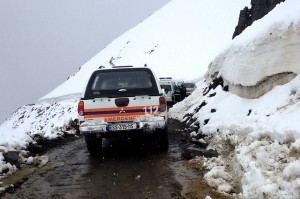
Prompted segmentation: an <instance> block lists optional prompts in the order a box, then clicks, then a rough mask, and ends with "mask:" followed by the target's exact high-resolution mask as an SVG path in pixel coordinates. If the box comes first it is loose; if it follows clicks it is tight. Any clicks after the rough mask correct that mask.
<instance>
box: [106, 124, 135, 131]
mask: <svg viewBox="0 0 300 199" xmlns="http://www.w3.org/2000/svg"><path fill="white" fill-rule="evenodd" d="M108 129H109V131H122V130H130V129H136V124H135V123H131V124H112V125H110V126H109V128H108Z"/></svg>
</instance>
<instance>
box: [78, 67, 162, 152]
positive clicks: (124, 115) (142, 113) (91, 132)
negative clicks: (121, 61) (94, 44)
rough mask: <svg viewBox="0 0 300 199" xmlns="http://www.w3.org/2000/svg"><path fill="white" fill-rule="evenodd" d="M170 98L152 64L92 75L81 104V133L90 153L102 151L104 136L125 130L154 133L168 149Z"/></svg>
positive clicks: (110, 135) (115, 134)
mask: <svg viewBox="0 0 300 199" xmlns="http://www.w3.org/2000/svg"><path fill="white" fill-rule="evenodd" d="M167 119H168V112H167V101H166V99H165V96H164V95H163V92H162V90H161V88H160V85H159V82H158V80H157V78H156V76H155V74H154V73H153V71H152V70H151V69H150V68H148V67H132V66H122V67H113V68H109V69H105V68H104V69H103V68H101V69H98V70H96V71H94V72H93V73H92V74H91V77H90V79H89V81H88V83H87V85H86V89H85V91H84V92H83V93H82V97H81V99H80V101H79V103H78V120H79V130H80V133H81V134H82V135H83V136H84V137H85V141H86V146H87V149H88V151H89V152H90V154H98V153H99V152H101V148H102V138H109V137H112V136H118V135H119V134H120V133H122V132H127V133H128V132H129V133H130V132H132V133H133V132H140V133H144V132H148V133H149V132H150V133H154V134H155V136H157V138H158V141H159V142H158V143H159V144H158V147H161V148H162V149H167V148H168V128H167Z"/></svg>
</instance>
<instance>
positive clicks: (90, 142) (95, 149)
mask: <svg viewBox="0 0 300 199" xmlns="http://www.w3.org/2000/svg"><path fill="white" fill-rule="evenodd" d="M84 138H85V143H86V147H87V150H88V152H89V153H90V154H91V155H98V154H100V153H101V150H102V137H98V138H97V137H96V135H94V134H92V135H85V136H84Z"/></svg>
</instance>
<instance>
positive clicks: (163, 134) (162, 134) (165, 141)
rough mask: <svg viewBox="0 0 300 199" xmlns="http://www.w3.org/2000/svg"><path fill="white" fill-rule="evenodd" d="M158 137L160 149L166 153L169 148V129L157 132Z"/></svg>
mask: <svg viewBox="0 0 300 199" xmlns="http://www.w3.org/2000/svg"><path fill="white" fill-rule="evenodd" d="M156 137H157V139H158V147H159V149H160V150H162V151H165V150H168V148H169V132H168V127H165V128H164V129H160V130H157V131H156Z"/></svg>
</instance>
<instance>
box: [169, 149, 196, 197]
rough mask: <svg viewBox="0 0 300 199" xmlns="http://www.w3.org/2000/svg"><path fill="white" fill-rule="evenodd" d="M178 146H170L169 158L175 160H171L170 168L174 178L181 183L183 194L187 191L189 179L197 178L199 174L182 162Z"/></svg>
mask: <svg viewBox="0 0 300 199" xmlns="http://www.w3.org/2000/svg"><path fill="white" fill-rule="evenodd" d="M179 151H180V150H179V148H178V146H176V145H173V146H171V155H170V157H171V159H173V160H175V161H171V163H170V168H171V169H172V170H173V172H174V175H175V179H176V180H177V181H178V182H179V183H180V184H181V186H182V190H181V192H180V193H181V195H182V196H184V195H185V193H186V192H187V189H188V187H189V185H190V183H191V181H193V180H195V179H197V178H198V177H199V176H200V175H199V173H197V171H195V170H194V169H190V168H188V167H186V166H184V164H183V162H184V161H183V160H181V154H180V152H179Z"/></svg>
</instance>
